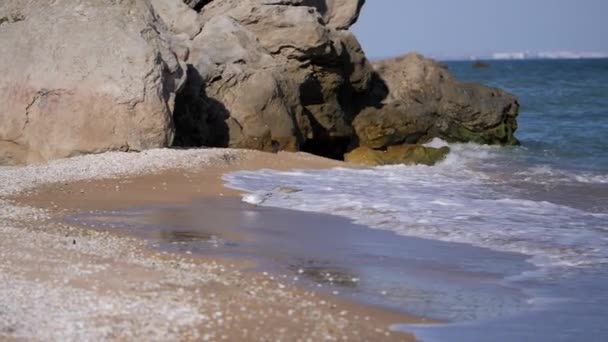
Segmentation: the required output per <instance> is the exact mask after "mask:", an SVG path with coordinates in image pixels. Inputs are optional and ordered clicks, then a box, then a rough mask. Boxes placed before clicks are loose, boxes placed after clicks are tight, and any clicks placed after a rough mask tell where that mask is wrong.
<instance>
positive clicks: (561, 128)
mask: <svg viewBox="0 0 608 342" xmlns="http://www.w3.org/2000/svg"><path fill="white" fill-rule="evenodd" d="M447 64H448V67H449V69H450V71H451V72H452V73H453V74H454V75H455V76H456V77H457V78H459V79H461V80H464V81H475V82H482V83H486V84H489V85H493V86H497V87H501V88H503V89H506V90H507V91H509V92H511V93H513V94H514V95H516V96H517V97H518V98H519V100H520V103H521V115H520V117H519V120H518V121H519V130H518V131H517V133H516V135H517V137H518V138H519V139H520V141H521V142H522V146H519V147H508V148H501V147H491V146H479V145H474V144H452V145H450V147H451V150H452V152H451V153H450V155H449V156H448V158H447V159H446V160H445V161H444V162H442V163H440V164H438V165H436V166H433V167H427V166H390V167H379V168H370V169H364V170H349V169H333V170H316V171H291V172H277V171H270V170H262V171H256V172H250V171H247V172H237V173H233V174H230V175H228V176H226V177H225V179H226V181H227V183H228V185H229V186H232V187H235V188H238V189H242V190H246V191H249V192H251V193H252V195H251V196H249V197H247V200H248V201H257V202H262V205H268V206H274V207H281V208H289V209H296V210H303V211H311V212H319V213H328V214H333V215H339V216H344V217H347V218H350V219H352V220H353V221H355V222H356V223H359V224H362V225H364V226H367V227H369V228H374V229H382V230H387V231H391V232H393V233H396V234H398V235H402V236H408V237H415V238H421V239H424V240H427V241H441V243H444V245H441V244H439V245H436V246H439V247H437V248H440V249H442V251H436V252H437V253H436V254H435V255H436V256H437V257H436V259H437V261H438V262H439V259H441V263H442V265H443V267H445V269H450V267H452V268H453V269H462V268H466V269H469V270H475V271H476V272H481V273H492V274H494V275H496V274H498V276H497V279H496V280H495V281H491V283H492V284H493V285H492V289H493V290H492V291H485V290H484V291H483V293H484V297H483V300H480V298H479V296H475V295H474V293H475V291H476V289H478V288H482V287H484V288H485V287H486V286H488V281H487V280H484V281H481V280H480V281H479V282H475V281H473V282H469V281H466V282H454V279H453V277H451V276H448V273H449V272H446V275H445V276H442V275H441V272H433V275H432V276H430V275H428V274H427V275H424V272H418V273H417V274H412V280H411V281H408V282H407V284H403V291H406V290H409V291H414V292H415V291H417V290H418V291H421V290H424V291H427V292H425V293H427V295H426V296H427V299H425V301H427V302H429V303H433V305H420V303H414V302H412V301H411V300H410V301H408V300H407V299H405V298H406V297H407V296H402V297H399V298H400V299H399V298H397V297H394V298H391V299H392V300H393V302H392V303H391V304H392V305H393V306H394V305H395V303H401V308H402V309H403V310H404V311H410V312H412V311H413V312H412V313H415V314H419V315H424V316H428V317H432V318H438V319H443V320H446V321H448V322H449V323H448V324H445V325H442V326H440V327H411V326H409V327H400V326H396V327H395V328H396V329H406V330H412V329H413V330H415V331H416V333H417V335H418V337H419V338H420V339H422V340H423V341H513V340H516V341H604V340H608V83H607V82H606V80H607V79H608V60H572V61H509V62H490V65H491V67H490V68H488V69H473V68H472V66H471V63H469V62H450V63H447ZM444 144H445V142H442V141H439V140H435V141H433V142H432V143H431V145H435V146H437V145H444ZM285 186H288V187H292V188H297V189H298V190H301V191H299V192H291V193H284V192H282V191H280V188H281V187H285ZM346 238H347V237H345V239H346ZM404 241H405V240H404ZM446 243H447V245H445V244H446ZM449 244H454V246H456V245H464V246H467V245H468V246H471V247H474V248H475V249H474V251H475V252H473V249H471V250H469V251H468V252H467V249H466V248H465V249H462V248H456V247H455V250H457V253H464V254H465V255H463V258H458V257H455V256H454V255H452V254H450V253H448V252H445V253H444V252H443V251H444V250H445V251H447V249H448V247H445V246H449ZM441 246H444V247H441ZM404 248H405V246H404ZM484 250H485V251H487V253H485V254H484V252H483V251H484ZM468 253H475V257H474V258H465V257H466V256H467V255H468ZM501 253H503V254H501ZM442 255H444V256H446V257H444V258H441V256H442ZM450 255H452V256H450ZM501 255H503V256H501ZM514 255H519V256H521V258H518V257H514ZM522 259H523V260H525V264H526V265H522V261H521V260H522ZM465 260H466V261H465ZM394 266H395V265H391V269H394ZM377 268H378V271H377V273H378V274H382V277H381V278H383V279H388V278H387V276H386V274H387V273H386V269H385V270H382V263H381V262H380V263H379V264H378V265H377ZM387 269H388V267H387ZM383 272H384V273H383ZM416 279H418V280H420V281H417V280H416ZM450 283H451V284H452V286H432V290H431V289H429V284H450ZM416 284H418V285H416ZM416 286H418V287H419V288H416ZM393 287H395V288H398V287H399V284H398V283H395V284H393ZM412 287H414V288H412ZM514 291H515V292H517V293H521V294H523V296H524V298H523V299H521V300H519V299H518V300H517V302H518V303H522V302H523V303H525V305H520V304H517V305H516V304H505V305H495V304H493V303H512V301H509V300H506V299H508V298H511V297H512V293H513V292H514ZM486 294H488V295H486ZM454 298H458V300H457V301H455V300H454ZM379 302H382V299H379ZM425 303H426V302H425ZM467 303H468V304H467Z"/></svg>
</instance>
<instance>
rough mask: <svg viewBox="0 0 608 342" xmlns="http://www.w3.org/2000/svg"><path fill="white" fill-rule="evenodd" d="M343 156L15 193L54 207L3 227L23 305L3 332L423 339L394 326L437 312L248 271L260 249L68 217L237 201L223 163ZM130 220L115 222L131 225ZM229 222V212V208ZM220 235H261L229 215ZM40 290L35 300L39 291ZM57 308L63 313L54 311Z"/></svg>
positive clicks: (9, 282)
mask: <svg viewBox="0 0 608 342" xmlns="http://www.w3.org/2000/svg"><path fill="white" fill-rule="evenodd" d="M183 165H188V163H187V161H185V162H184V164H183ZM334 166H343V164H341V163H339V162H335V161H330V160H326V159H323V158H318V157H314V156H310V155H306V154H287V153H281V154H278V155H272V154H265V153H260V152H247V153H242V152H240V153H228V152H227V153H226V155H225V156H224V157H222V158H219V159H217V160H216V159H214V163H212V165H205V166H204V167H196V165H195V166H194V167H192V166H189V167H184V166H180V167H176V168H165V169H163V170H161V171H158V172H153V173H150V174H146V173H145V172H142V173H140V174H137V175H131V176H120V177H114V178H111V179H84V180H76V181H67V182H60V183H57V182H55V183H53V184H43V185H41V186H38V187H36V188H33V189H28V190H27V191H25V192H21V193H18V194H12V195H11V196H8V197H7V199H8V200H10V201H11V202H12V203H13V204H18V205H19V206H22V207H23V206H26V207H32V208H43V209H45V211H44V213H45V215H47V216H46V217H45V218H44V219H42V218H40V219H31V218H29V219H14V220H11V221H10V224H5V225H3V227H2V229H1V230H0V234H1V235H2V239H0V241H1V242H0V244H1V246H0V248H1V249H2V258H3V260H5V263H4V264H3V266H1V268H0V271H1V272H0V277H1V278H0V280H2V283H3V284H4V286H3V290H2V292H0V304H4V305H7V306H8V307H11V308H12V309H11V311H9V312H8V314H9V315H11V314H12V315H14V316H15V319H13V320H11V319H8V320H0V328H1V329H0V337H3V338H4V337H7V338H26V339H28V338H32V337H39V338H40V337H41V338H43V339H54V338H53V336H54V337H56V338H55V339H61V338H65V337H66V336H72V337H73V336H81V337H83V338H95V339H98V338H101V339H110V340H116V339H118V340H121V339H141V338H148V339H149V338H159V339H177V340H205V339H208V340H223V339H225V340H264V339H267V340H278V339H286V340H294V341H297V340H302V341H305V340H308V339H311V340H319V339H331V340H340V339H345V340H346V339H348V340H413V336H412V335H408V334H402V333H395V332H390V331H389V330H388V327H389V326H390V325H392V324H395V323H408V322H409V323H420V322H428V321H427V320H425V319H418V318H415V317H412V316H408V315H405V314H402V313H400V312H397V311H391V310H387V309H383V308H378V307H374V306H369V305H362V304H357V303H356V302H354V301H350V300H345V299H342V298H339V297H336V296H334V295H332V294H328V293H320V292H316V291H311V290H308V289H306V288H305V287H304V288H303V287H302V286H300V285H299V284H298V282H297V281H294V280H293V279H287V278H286V277H285V278H283V277H281V275H271V274H265V273H259V272H250V271H249V270H251V269H252V267H255V261H256V260H252V259H251V258H247V257H243V256H242V255H241V256H239V255H238V254H235V255H230V254H229V253H228V254H224V255H213V254H211V253H207V254H205V253H202V254H200V255H196V254H187V253H186V252H188V251H177V250H176V251H175V252H183V253H171V252H168V251H167V250H165V251H162V250H158V249H154V248H150V245H149V244H147V243H146V239H142V238H137V237H133V235H132V234H128V233H127V234H125V233H124V232H125V230H121V229H120V227H114V228H113V227H111V226H108V227H106V229H101V230H99V229H97V230H96V229H91V227H88V225H87V224H86V222H77V221H74V220H71V221H70V220H66V219H67V218H74V217H78V215H83V214H85V213H89V214H90V213H91V212H93V213H95V212H98V211H109V212H112V211H118V210H120V209H126V208H134V207H146V206H147V207H150V206H175V205H186V204H191V203H192V202H193V201H196V200H200V199H204V198H207V199H220V198H231V199H233V200H234V199H235V198H238V196H239V194H238V192H236V191H234V190H230V189H226V188H224V187H223V184H222V181H221V176H222V175H223V174H224V173H225V172H230V171H235V170H255V169H260V168H272V169H282V170H286V169H293V168H321V167H334ZM85 178H86V177H85ZM218 214H219V213H218ZM228 214H229V212H228ZM121 221H122V220H118V221H117V222H113V224H114V225H115V226H117V225H122V223H121ZM124 221H125V222H124V223H126V225H128V220H124ZM222 222H224V223H226V222H230V221H229V219H227V218H226V217H224V220H223V221H222ZM220 234H221V235H220ZM212 235H218V236H221V237H222V239H223V240H229V241H238V240H239V239H249V238H252V237H251V236H247V234H245V233H244V232H243V231H237V230H231V229H229V228H228V229H226V228H225V226H217V227H216V230H215V231H210V232H209V234H208V236H207V237H211V236H212ZM192 238H193V237H192V236H188V234H186V235H184V234H181V235H180V234H177V235H176V234H173V235H172V237H171V236H170V237H169V239H177V240H180V239H181V240H186V241H187V240H188V239H192ZM194 238H197V237H194ZM182 242H183V241H182ZM237 243H238V242H237ZM190 252H191V251H190ZM24 289H27V291H25V290H24ZM3 292H4V293H3ZM34 292H35V293H36V294H37V295H38V297H37V301H36V303H34V302H33V301H32V300H31V298H32V293H34ZM55 297H56V298H55ZM7 298H11V299H10V300H9V299H7ZM58 298H74V302H71V301H70V300H64V301H63V302H62V301H60V300H58ZM58 302H61V303H60V304H58ZM16 308H20V309H16ZM49 312H56V313H57V314H56V315H55V316H53V317H49V316H48V313H49ZM19 315H22V316H23V317H25V318H22V317H18V316H19ZM44 315H46V316H47V317H39V316H44ZM74 315H75V316H74ZM25 324H29V325H36V324H39V326H29V327H27V326H23V325H25ZM61 326H73V331H70V330H64V331H58V330H57V328H58V327H61ZM45 333H46V334H50V335H51V336H44V334H45ZM40 334H42V336H40ZM52 334H56V335H52Z"/></svg>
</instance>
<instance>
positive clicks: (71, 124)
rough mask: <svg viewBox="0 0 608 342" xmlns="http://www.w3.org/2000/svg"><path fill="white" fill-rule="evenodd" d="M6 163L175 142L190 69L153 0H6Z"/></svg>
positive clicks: (0, 88)
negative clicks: (177, 111) (177, 103)
mask: <svg viewBox="0 0 608 342" xmlns="http://www.w3.org/2000/svg"><path fill="white" fill-rule="evenodd" d="M4 17H9V18H12V19H17V20H12V19H11V20H9V21H6V22H3V23H2V24H1V25H0V42H2V44H0V74H2V77H1V78H0V122H2V125H0V163H3V164H18V163H26V162H37V161H44V160H49V159H54V158H62V157H69V156H74V155H78V154H83V153H97V152H103V151H110V150H123V151H128V150H137V151H139V150H143V149H147V148H153V147H164V146H170V145H171V143H172V141H173V137H174V128H173V122H172V114H173V107H174V99H175V95H176V92H177V91H178V90H179V89H180V88H181V86H182V85H183V83H184V81H185V72H184V69H183V67H184V65H183V64H181V63H180V61H179V60H178V59H177V58H176V56H175V54H174V53H173V52H172V51H171V50H170V44H169V43H168V42H167V37H165V33H166V29H165V26H164V24H162V23H161V22H159V21H158V18H157V15H156V13H155V11H154V9H153V8H152V7H151V5H150V3H149V2H148V1H147V0H131V1H120V2H111V3H105V2H100V1H96V0H81V1H74V0H40V1H22V0H4V1H2V2H0V18H4Z"/></svg>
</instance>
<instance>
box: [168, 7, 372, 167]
mask: <svg viewBox="0 0 608 342" xmlns="http://www.w3.org/2000/svg"><path fill="white" fill-rule="evenodd" d="M362 3H363V2H362V1H360V2H356V1H348V2H345V1H297V0H292V1H289V0H281V1H271V0H238V1H237V0H223V1H213V2H211V3H210V4H208V5H207V6H205V7H204V8H203V10H202V11H201V13H200V18H201V22H202V23H203V28H202V31H201V32H200V34H199V35H197V36H196V37H195V38H194V39H193V40H192V41H191V43H190V46H191V51H190V55H189V57H188V59H187V62H188V64H190V66H191V67H190V70H189V82H188V86H187V89H186V91H185V92H184V94H183V96H182V97H181V98H180V102H182V103H180V104H178V110H177V111H176V124H177V128H178V142H179V143H180V144H182V145H189V144H202V145H219V146H231V147H242V148H255V149H262V150H269V151H270V150H277V149H287V150H299V149H304V150H309V151H311V152H314V153H318V154H324V155H327V156H332V157H341V155H342V154H343V153H344V152H346V150H347V148H348V146H349V144H350V142H351V140H352V137H353V130H352V126H351V121H352V119H353V117H354V116H355V114H356V113H357V111H358V109H357V108H356V105H355V104H354V103H352V98H353V97H354V96H355V95H356V94H365V93H366V92H367V91H368V89H369V85H370V80H371V78H372V73H373V68H372V67H371V65H370V64H369V63H368V62H367V59H366V58H365V55H364V53H363V51H362V49H361V47H360V45H359V44H358V42H357V40H356V39H355V37H354V36H353V35H352V33H350V32H348V31H346V30H344V29H346V28H348V27H349V26H350V24H352V23H353V22H354V21H355V20H356V18H357V16H358V13H359V9H360V6H361V5H362ZM182 133H183V134H182Z"/></svg>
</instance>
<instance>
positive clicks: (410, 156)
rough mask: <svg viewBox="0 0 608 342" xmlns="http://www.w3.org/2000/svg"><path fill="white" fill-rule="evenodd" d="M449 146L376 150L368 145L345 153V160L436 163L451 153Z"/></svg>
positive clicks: (419, 146) (358, 161)
mask: <svg viewBox="0 0 608 342" xmlns="http://www.w3.org/2000/svg"><path fill="white" fill-rule="evenodd" d="M449 151H450V150H449V148H448V147H442V148H433V147H426V146H422V145H409V144H404V145H393V146H389V147H388V149H387V150H386V151H382V150H374V149H371V148H369V147H367V146H361V147H358V148H356V149H354V150H353V151H351V152H349V153H347V154H345V155H344V160H345V161H346V162H349V163H353V164H359V165H366V166H381V165H395V164H403V165H416V164H423V165H429V166H431V165H434V164H435V163H437V162H439V161H441V160H443V159H444V158H445V157H446V155H447V154H448V153H449Z"/></svg>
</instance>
